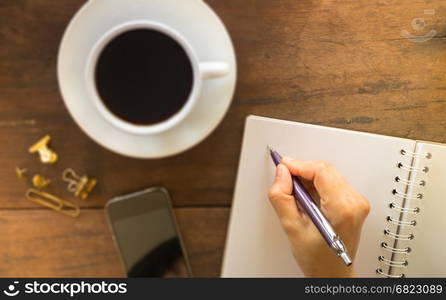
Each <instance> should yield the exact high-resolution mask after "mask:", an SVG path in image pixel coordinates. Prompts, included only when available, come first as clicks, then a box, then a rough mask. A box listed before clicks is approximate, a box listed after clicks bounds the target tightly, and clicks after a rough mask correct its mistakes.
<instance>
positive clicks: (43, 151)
mask: <svg viewBox="0 0 446 300" xmlns="http://www.w3.org/2000/svg"><path fill="white" fill-rule="evenodd" d="M50 140H51V137H50V136H49V135H46V136H44V137H43V138H42V139H40V140H39V141H38V142H37V143H35V144H34V145H32V146H31V147H30V148H29V153H36V152H38V153H39V156H40V161H41V162H42V163H44V164H54V163H55V162H56V161H57V153H56V152H54V151H53V150H51V149H50V148H48V144H49V142H50Z"/></svg>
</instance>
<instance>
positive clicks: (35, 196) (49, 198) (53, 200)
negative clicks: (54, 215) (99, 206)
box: [26, 189, 80, 218]
mask: <svg viewBox="0 0 446 300" xmlns="http://www.w3.org/2000/svg"><path fill="white" fill-rule="evenodd" d="M26 198H28V200H31V201H33V202H35V203H37V204H40V205H43V206H46V207H48V208H51V209H52V210H54V211H57V212H60V213H62V214H65V215H68V216H70V217H73V218H75V217H77V216H79V214H80V208H79V206H77V205H75V204H73V203H71V202H68V201H65V200H62V199H60V198H58V197H56V196H54V195H51V194H48V193H45V192H42V191H39V190H36V189H28V190H27V191H26Z"/></svg>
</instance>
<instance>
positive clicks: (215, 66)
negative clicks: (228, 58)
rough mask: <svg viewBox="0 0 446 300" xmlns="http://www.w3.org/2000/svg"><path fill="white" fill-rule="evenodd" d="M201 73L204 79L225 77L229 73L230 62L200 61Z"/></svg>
mask: <svg viewBox="0 0 446 300" xmlns="http://www.w3.org/2000/svg"><path fill="white" fill-rule="evenodd" d="M200 73H201V78H203V79H214V78H220V77H224V76H226V75H228V74H229V64H227V63H225V62H202V63H200Z"/></svg>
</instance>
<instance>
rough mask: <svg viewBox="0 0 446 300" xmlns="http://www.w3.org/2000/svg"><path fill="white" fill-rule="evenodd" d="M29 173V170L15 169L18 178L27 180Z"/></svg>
mask: <svg viewBox="0 0 446 300" xmlns="http://www.w3.org/2000/svg"><path fill="white" fill-rule="evenodd" d="M27 172H28V170H27V169H25V168H19V167H16V168H15V174H16V175H17V177H18V178H25V176H26V173H27Z"/></svg>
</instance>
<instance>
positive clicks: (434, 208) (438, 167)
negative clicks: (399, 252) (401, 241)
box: [402, 142, 446, 277]
mask: <svg viewBox="0 0 446 300" xmlns="http://www.w3.org/2000/svg"><path fill="white" fill-rule="evenodd" d="M416 152H417V153H418V154H420V155H423V154H427V153H430V154H431V155H432V157H431V159H426V158H419V159H417V162H416V164H415V165H414V167H416V168H419V169H423V168H424V167H427V168H428V172H427V173H425V172H417V173H416V176H414V181H415V182H419V181H420V180H425V182H426V185H425V186H420V187H418V188H416V189H413V190H412V192H411V194H412V195H415V194H418V193H420V194H422V195H423V198H422V199H421V200H414V201H412V204H411V206H412V207H416V206H419V207H420V213H419V214H418V216H416V221H417V224H416V226H415V228H414V229H415V230H414V239H413V240H412V241H410V242H409V246H410V247H411V249H412V251H411V252H410V254H409V255H407V258H403V259H407V262H408V265H407V269H406V270H402V272H403V273H405V275H406V276H407V277H445V276H446V255H445V254H446V240H445V238H446V231H445V230H446V217H445V212H446V145H440V144H433V143H425V142H418V143H417V151H416Z"/></svg>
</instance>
